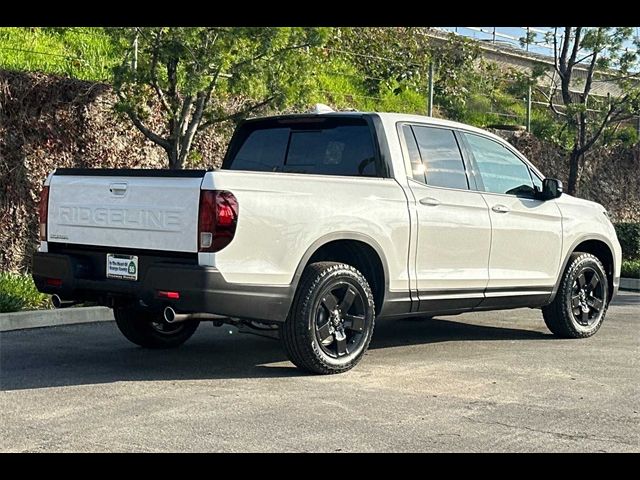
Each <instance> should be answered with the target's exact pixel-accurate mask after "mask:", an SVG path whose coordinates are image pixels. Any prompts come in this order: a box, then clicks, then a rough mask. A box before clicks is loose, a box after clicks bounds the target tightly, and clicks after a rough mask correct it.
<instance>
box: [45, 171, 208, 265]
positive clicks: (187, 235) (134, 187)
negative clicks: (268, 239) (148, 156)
mask: <svg viewBox="0 0 640 480" xmlns="http://www.w3.org/2000/svg"><path fill="white" fill-rule="evenodd" d="M112 173H113V174H111V173H110V172H105V171H100V170H94V171H92V170H79V171H76V172H68V171H64V170H63V171H56V173H55V174H54V175H53V176H52V177H51V183H50V190H49V216H48V234H47V237H48V238H47V240H48V241H50V242H60V243H71V244H81V245H98V246H106V247H108V246H113V247H119V248H141V249H149V250H169V251H175V252H196V251H197V236H198V204H199V198H200V185H201V183H202V178H203V176H204V172H200V171H193V170H192V171H182V172H175V173H170V172H167V171H161V170H159V171H155V173H154V171H150V173H148V174H146V171H144V170H141V171H137V172H136V173H135V174H127V173H125V172H123V173H122V174H120V173H117V172H112ZM174 175H175V176H174Z"/></svg>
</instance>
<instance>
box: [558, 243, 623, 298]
mask: <svg viewBox="0 0 640 480" xmlns="http://www.w3.org/2000/svg"><path fill="white" fill-rule="evenodd" d="M590 240H595V241H598V242H602V243H604V244H605V245H606V246H607V248H608V249H609V251H610V252H611V262H612V263H611V267H612V272H613V274H614V275H615V271H616V256H615V253H614V252H615V250H614V248H613V246H612V245H611V241H610V240H609V239H608V238H607V237H605V236H604V235H600V234H597V233H589V234H586V235H582V236H580V237H578V238H577V239H576V240H574V242H573V243H572V244H571V247H570V248H569V250H567V254H566V255H565V257H564V260H563V261H562V265H561V268H560V271H559V274H558V278H557V280H556V283H555V285H554V286H553V290H552V291H551V296H550V297H549V300H548V301H547V304H549V303H551V302H553V300H554V299H555V298H556V294H557V293H558V289H559V288H560V282H561V281H562V276H563V275H564V271H565V270H566V268H567V264H568V263H569V258H570V257H571V254H572V253H573V252H574V251H575V250H576V247H577V246H578V245H580V244H581V243H584V242H588V241H590ZM611 288H614V285H611ZM614 293H615V291H614Z"/></svg>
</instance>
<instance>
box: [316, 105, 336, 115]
mask: <svg viewBox="0 0 640 480" xmlns="http://www.w3.org/2000/svg"><path fill="white" fill-rule="evenodd" d="M331 112H335V110H334V109H333V108H331V107H330V106H329V105H325V104H324V103H316V104H315V106H314V107H313V109H312V110H311V113H331Z"/></svg>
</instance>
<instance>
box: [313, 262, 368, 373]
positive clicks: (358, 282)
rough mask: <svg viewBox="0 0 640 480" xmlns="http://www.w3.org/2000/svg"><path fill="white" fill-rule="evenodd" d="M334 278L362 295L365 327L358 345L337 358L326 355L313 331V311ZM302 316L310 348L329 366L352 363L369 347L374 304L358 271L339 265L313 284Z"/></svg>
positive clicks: (341, 365) (314, 319) (336, 366)
mask: <svg viewBox="0 0 640 480" xmlns="http://www.w3.org/2000/svg"><path fill="white" fill-rule="evenodd" d="M336 280H341V281H344V282H345V283H348V284H349V285H351V286H352V287H353V288H355V289H356V290H357V291H358V293H359V294H360V295H361V296H362V298H363V299H364V303H365V310H366V311H365V329H364V332H363V334H364V338H363V339H362V341H361V342H360V346H359V347H358V348H357V349H356V350H354V351H353V352H349V353H348V354H347V355H344V356H342V357H339V358H334V357H332V356H330V355H328V354H327V353H326V352H325V351H324V350H323V349H322V347H321V346H320V345H319V344H318V339H317V337H316V333H315V322H316V316H315V312H316V311H317V308H318V306H319V304H320V302H321V301H322V294H324V293H325V291H326V288H327V287H328V285H329V284H331V283H334V282H335V281H336ZM302 316H303V318H304V321H305V322H306V328H307V331H308V338H309V339H310V341H311V348H312V349H313V350H314V352H315V353H316V355H317V357H318V358H319V360H320V361H321V362H322V363H324V364H326V365H327V366H329V367H330V368H340V367H344V366H348V365H351V364H354V363H356V362H357V361H358V359H359V358H360V357H361V356H362V355H364V353H365V351H366V350H367V348H368V347H369V343H370V342H371V337H372V336H373V329H374V322H375V305H374V302H373V294H372V293H371V289H370V288H369V285H368V283H367V281H366V279H365V278H364V276H362V274H360V273H359V272H357V271H355V270H351V269H348V268H343V267H340V268H338V269H336V270H335V271H334V272H331V273H330V274H329V275H326V276H325V277H324V278H323V279H322V280H321V281H320V282H319V283H317V284H315V287H314V289H313V292H311V294H310V295H308V296H307V298H306V300H305V302H304V303H303V306H302Z"/></svg>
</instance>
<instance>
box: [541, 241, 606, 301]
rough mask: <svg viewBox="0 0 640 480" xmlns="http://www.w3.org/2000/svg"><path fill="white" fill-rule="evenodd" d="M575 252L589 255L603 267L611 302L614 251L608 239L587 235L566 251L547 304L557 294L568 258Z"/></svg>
mask: <svg viewBox="0 0 640 480" xmlns="http://www.w3.org/2000/svg"><path fill="white" fill-rule="evenodd" d="M575 252H585V253H590V254H592V255H594V256H595V257H597V258H598V260H600V261H601V262H602V265H603V266H604V269H605V273H606V274H607V283H608V284H609V285H608V287H609V288H608V292H607V293H608V295H609V300H611V298H612V296H613V294H614V285H613V275H614V272H615V267H616V265H615V256H614V253H613V252H614V249H613V246H612V245H611V242H610V241H609V239H607V238H606V237H604V236H601V235H588V236H584V237H580V238H578V239H577V240H575V241H574V242H573V244H572V245H571V248H569V249H568V250H567V254H566V255H565V258H564V260H563V262H562V265H561V268H560V270H559V274H558V279H557V280H556V283H555V285H554V287H553V291H552V293H551V297H550V298H549V301H548V303H551V302H552V301H553V300H554V299H555V297H556V294H557V293H558V289H559V288H560V282H561V281H562V276H563V275H564V272H565V270H566V268H567V264H568V263H569V258H570V257H571V254H573V253H575Z"/></svg>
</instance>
